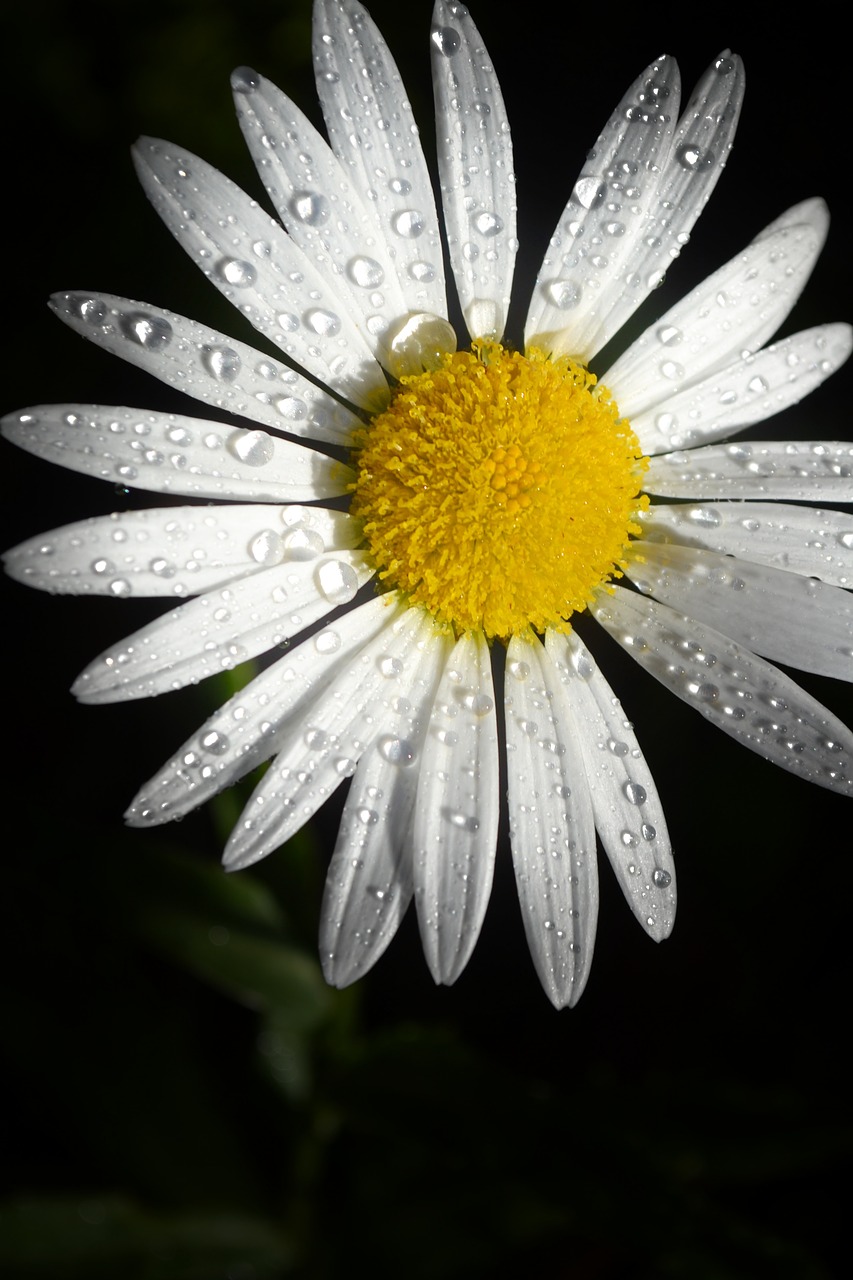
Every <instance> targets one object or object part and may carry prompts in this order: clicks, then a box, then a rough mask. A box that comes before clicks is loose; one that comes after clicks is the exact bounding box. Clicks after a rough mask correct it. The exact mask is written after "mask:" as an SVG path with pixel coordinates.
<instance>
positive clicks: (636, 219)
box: [524, 56, 681, 359]
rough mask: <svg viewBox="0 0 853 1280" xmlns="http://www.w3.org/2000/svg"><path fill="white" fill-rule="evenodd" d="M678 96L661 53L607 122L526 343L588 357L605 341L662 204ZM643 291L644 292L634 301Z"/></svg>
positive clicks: (545, 274)
mask: <svg viewBox="0 0 853 1280" xmlns="http://www.w3.org/2000/svg"><path fill="white" fill-rule="evenodd" d="M680 98H681V77H680V75H679V71H678V66H677V64H676V63H675V62H674V61H673V59H672V58H670V57H666V56H665V57H662V58H658V59H657V60H656V61H655V62H653V63H651V65H650V66H648V67H647V68H646V69H645V71H644V72H643V73H642V75H640V76H638V77H637V79H636V80H635V81H634V83H633V84H632V85H631V87H630V89H629V90H628V92H627V93H626V94H625V96H624V98H623V99H622V101H621V102H620V103H619V106H618V107H617V108H616V110H615V111H614V112H613V114H612V116H611V117H610V119H609V120H608V122H607V124H606V125H605V127H604V129H603V130H602V132H601V134H600V135H599V137H598V140H597V142H596V143H595V146H594V147H593V148H592V150H591V151H590V152H589V156H588V158H587V162H586V164H585V166H584V169H583V171H582V172H581V175H580V177H579V178H578V180H577V182H576V183H575V185H574V188H573V190H572V194H571V196H570V197H569V202H568V204H567V205H566V208H565V209H564V211H563V214H562V217H561V218H560V221H559V223H558V224H557V227H556V228H555V230H554V234H553V236H552V237H551V240H550V244H549V248H548V250H547V252H546V254H545V258H544V260H543V262H542V266H541V268H540V270H539V275H538V277H537V280H536V286H535V288H534V290H533V296H532V297H531V300H530V309H529V311H528V314H527V322H526V324H525V327H524V341H525V345H526V346H531V345H533V344H535V345H536V346H539V347H544V348H545V349H546V350H552V351H554V352H556V353H558V354H559V353H568V354H571V355H574V356H576V357H578V358H581V359H589V358H590V357H591V356H592V355H593V354H594V353H595V351H596V350H598V348H599V346H601V345H602V344H601V342H600V341H599V338H600V335H601V333H602V331H603V326H604V325H605V324H606V322H607V321H606V317H607V315H608V313H609V312H610V311H611V309H612V307H613V304H614V294H615V292H616V290H617V289H620V290H626V289H627V286H626V282H625V276H626V274H629V273H632V271H633V269H632V268H631V267H630V261H631V258H632V255H633V254H634V253H636V251H637V245H638V241H639V238H640V235H641V234H642V232H643V229H644V227H645V225H646V222H647V220H648V218H649V217H650V216H651V210H652V209H653V208H654V207H655V206H656V203H657V193H658V186H659V183H660V176H661V173H662V170H663V168H664V167H665V164H666V161H667V159H668V157H669V155H670V152H671V149H672V140H673V136H674V133H675V116H676V115H677V113H678V106H679V101H680ZM629 192H630V194H629ZM608 206H613V208H610V207H608ZM636 287H639V280H637V282H636ZM644 296H645V291H641V292H640V293H639V294H638V296H637V299H636V303H633V304H632V306H633V305H639V303H640V302H641V301H642V299H643V297H644Z"/></svg>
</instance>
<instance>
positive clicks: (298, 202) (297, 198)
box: [288, 191, 330, 227]
mask: <svg viewBox="0 0 853 1280" xmlns="http://www.w3.org/2000/svg"><path fill="white" fill-rule="evenodd" d="M288 208H289V209H290V212H291V213H292V214H293V216H294V217H295V218H298V219H299V221H300V222H304V223H305V224H306V226H309V227H321V226H322V225H323V223H324V222H328V220H329V213H330V209H329V202H328V200H327V199H326V197H325V196H324V195H321V193H320V192H318V191H296V192H294V194H293V195H292V196H291V197H290V200H289V202H288Z"/></svg>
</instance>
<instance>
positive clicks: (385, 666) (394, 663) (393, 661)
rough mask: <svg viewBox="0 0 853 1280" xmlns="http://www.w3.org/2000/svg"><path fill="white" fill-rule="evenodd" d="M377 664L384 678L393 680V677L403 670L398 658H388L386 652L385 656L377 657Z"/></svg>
mask: <svg viewBox="0 0 853 1280" xmlns="http://www.w3.org/2000/svg"><path fill="white" fill-rule="evenodd" d="M377 665H378V667H379V670H380V672H381V674H382V675H383V676H384V677H385V679H386V680H393V679H394V677H395V676H398V675H400V673H401V672H402V670H403V664H402V662H401V661H400V659H399V658H389V657H388V655H387V654H386V655H385V657H383V658H380V659H379V662H378V664H377Z"/></svg>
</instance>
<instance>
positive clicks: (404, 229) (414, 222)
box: [391, 209, 426, 240]
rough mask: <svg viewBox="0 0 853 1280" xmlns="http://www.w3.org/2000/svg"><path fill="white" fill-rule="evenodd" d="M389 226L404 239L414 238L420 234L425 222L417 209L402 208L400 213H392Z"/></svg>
mask: <svg viewBox="0 0 853 1280" xmlns="http://www.w3.org/2000/svg"><path fill="white" fill-rule="evenodd" d="M391 226H392V227H393V229H394V231H395V232H396V233H397V235H398V236H402V237H403V238H404V239H405V240H416V239H417V237H418V236H419V235H421V234H422V232H423V230H424V227H425V226H426V222H425V221H424V215H423V214H422V213H420V212H419V211H418V210H417V209H403V210H402V211H401V212H400V213H395V214H394V216H393V217H392V219H391Z"/></svg>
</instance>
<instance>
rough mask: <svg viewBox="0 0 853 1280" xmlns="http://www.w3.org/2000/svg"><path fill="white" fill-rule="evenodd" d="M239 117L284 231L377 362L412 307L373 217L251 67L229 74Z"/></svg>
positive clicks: (302, 121)
mask: <svg viewBox="0 0 853 1280" xmlns="http://www.w3.org/2000/svg"><path fill="white" fill-rule="evenodd" d="M231 83H232V86H233V89H234V100H235V103H236V106H237V116H238V118H239V120H240V125H241V127H242V130H243V134H244V137H245V139H246V142H247V144H248V147H249V150H250V151H251V153H252V157H253V159H254V161H255V164H256V165H257V168H258V173H259V174H260V176H261V179H262V180H263V182H264V185H265V186H266V189H267V191H268V192H269V196H270V199H271V200H272V202H273V204H274V205H275V208H276V211H277V212H278V215H279V217H280V218H281V220H282V222H283V223H284V225H285V227H286V228H287V231H288V234H289V235H290V236H291V238H292V239H293V240H294V241H295V242H296V243H297V244H298V245H299V247H300V248H301V249H302V250H303V251H304V252H305V254H306V255H307V256H308V257H309V258H311V260H312V261H314V262H317V263H319V264H320V266H321V267H322V268H323V270H324V272H325V273H326V274H327V275H329V276H334V280H335V288H336V290H337V292H338V294H339V295H340V296H341V298H342V299H343V300H345V305H346V309H347V311H348V313H349V314H350V315H351V316H354V317H357V318H358V322H359V328H360V330H361V333H362V335H363V337H364V339H365V342H366V343H367V345H368V346H369V347H370V350H371V351H372V352H373V353H374V355H375V356H376V357H377V359H378V360H380V361H383V354H384V346H383V338H385V337H386V336H387V335H388V333H389V332H390V331H391V330H393V328H394V327H395V325H399V323H400V321H401V319H403V317H405V316H406V315H407V314H408V313H409V311H411V310H412V309H413V307H415V306H416V303H415V297H414V295H415V292H416V288H417V286H416V284H415V282H414V281H413V280H411V279H410V280H409V286H410V292H411V293H412V295H413V297H412V305H410V304H409V301H408V300H407V298H406V296H405V293H404V291H403V289H402V288H401V285H400V281H399V280H398V277H397V269H396V267H395V266H394V263H393V260H392V258H391V256H390V254H389V253H388V249H387V247H386V244H385V237H384V236H383V234H382V231H381V229H380V227H379V223H378V221H377V219H376V214H375V212H374V210H373V208H372V207H369V206H368V205H367V204H366V202H365V201H364V200H363V199H362V197H361V195H360V194H359V192H358V190H357V189H356V186H355V184H354V183H353V181H352V180H351V177H350V174H349V172H348V170H347V169H346V168H345V167H344V165H342V164H341V162H340V160H339V159H338V158H337V156H336V155H335V154H334V152H333V151H332V150H331V149H330V147H329V145H328V143H327V142H326V140H325V138H323V137H322V136H321V135H320V134H319V133H318V132H317V130H316V129H315V128H314V126H313V125H312V124H311V122H310V120H308V118H307V117H306V116H305V115H304V114H303V113H302V112H301V111H300V110H299V108H298V107H297V106H296V105H295V104H294V103H293V102H291V100H290V98H288V97H286V96H285V94H283V93H282V92H281V91H280V90H279V89H277V88H276V87H275V85H273V84H271V83H270V82H269V80H265V79H264V78H263V76H259V75H258V74H257V73H256V72H254V71H250V70H249V68H248V67H241V68H240V70H239V71H236V72H235V73H234V75H233V76H232V79H231ZM383 363H384V361H383Z"/></svg>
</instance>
